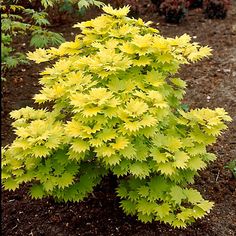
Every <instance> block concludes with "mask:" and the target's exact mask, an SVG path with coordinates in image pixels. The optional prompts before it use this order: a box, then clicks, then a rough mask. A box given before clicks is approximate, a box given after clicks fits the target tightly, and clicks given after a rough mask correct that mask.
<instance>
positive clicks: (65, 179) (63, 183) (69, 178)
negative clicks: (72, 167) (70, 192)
mask: <svg viewBox="0 0 236 236" xmlns="http://www.w3.org/2000/svg"><path fill="white" fill-rule="evenodd" d="M73 180H74V175H73V174H71V173H64V174H63V175H62V176H61V178H60V179H59V181H58V186H59V188H65V187H67V186H69V185H70V184H72V183H73Z"/></svg>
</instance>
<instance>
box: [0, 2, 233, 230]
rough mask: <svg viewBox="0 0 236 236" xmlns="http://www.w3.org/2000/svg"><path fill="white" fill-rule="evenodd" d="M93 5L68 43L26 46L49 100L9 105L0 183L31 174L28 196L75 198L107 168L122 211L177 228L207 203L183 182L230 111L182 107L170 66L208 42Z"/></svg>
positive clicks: (198, 166)
mask: <svg viewBox="0 0 236 236" xmlns="http://www.w3.org/2000/svg"><path fill="white" fill-rule="evenodd" d="M103 10H104V12H105V13H104V14H102V15H101V16H99V17H97V18H95V19H93V20H90V21H86V22H82V23H78V24H77V25H75V27H79V28H80V29H81V34H78V35H77V36H76V37H75V40H74V41H71V42H65V43H63V44H61V45H60V46H59V47H58V48H54V47H52V48H49V49H37V50H36V51H35V52H34V53H28V58H29V59H31V60H34V61H35V62H36V63H41V62H45V61H49V60H54V62H55V63H54V64H53V65H52V66H51V67H48V68H46V69H45V70H44V71H43V72H42V73H41V75H42V77H41V79H40V84H41V85H42V90H41V91H40V93H39V94H36V95H35V97H34V99H35V102H37V103H39V104H42V103H47V102H50V103H52V104H54V105H53V107H52V109H50V110H42V109H41V110H40V109H38V110H35V109H33V108H30V107H26V108H22V109H20V110H16V111H13V112H11V117H12V118H13V119H14V120H15V121H14V122H13V124H12V125H13V127H14V130H15V134H16V136H17V138H16V139H15V140H14V142H13V143H12V144H11V145H10V146H7V147H5V148H4V149H3V160H2V179H3V185H4V187H5V189H12V190H14V189H16V188H18V187H19V185H20V184H22V183H24V182H31V183H32V184H33V187H32V188H31V190H30V192H31V195H32V197H34V198H42V197H47V196H53V197H55V198H56V199H58V200H64V201H80V200H83V198H84V197H86V196H87V194H88V193H90V192H91V191H92V189H93V187H94V186H95V185H97V184H98V183H99V182H100V180H101V178H102V177H103V176H104V175H106V174H107V173H108V171H112V172H113V174H115V175H116V176H118V177H119V178H120V180H121V181H120V184H119V186H118V188H117V194H118V196H119V197H120V198H121V207H122V209H123V210H124V212H125V213H127V214H131V215H137V217H138V219H139V220H141V221H143V222H151V221H153V220H158V221H162V222H165V223H168V224H170V225H171V226H173V227H186V225H188V224H190V223H192V222H194V220H196V219H198V218H201V217H203V216H204V215H205V214H206V213H207V212H209V210H210V209H211V208H212V206H213V203H212V202H209V201H207V200H204V199H203V197H202V196H201V194H200V193H199V192H198V191H197V190H195V189H193V188H190V187H189V184H191V183H193V182H194V176H196V175H198V172H199V171H200V170H202V169H204V168H206V166H207V164H208V163H209V162H210V161H213V160H215V159H216V157H215V155H214V154H212V153H208V152H207V150H206V146H207V145H210V144H212V143H214V142H215V141H216V138H217V136H218V135H220V134H221V132H222V130H224V129H226V128H227V126H226V125H225V122H226V121H230V120H231V118H230V117H229V116H228V115H227V112H225V111H224V109H222V108H216V109H215V110H211V109H208V108H204V109H195V110H193V109H190V110H189V111H188V110H186V109H184V106H183V104H182V103H181V100H182V98H183V96H184V94H185V89H186V86H187V85H186V83H185V81H183V80H182V79H181V78H179V77H178V74H177V72H178V70H179V69H180V67H181V65H183V64H189V63H191V62H196V61H198V60H200V59H202V58H203V57H206V56H209V55H210V54H211V53H210V52H211V49H210V48H209V47H207V46H205V47H202V46H200V45H199V44H198V43H192V42H191V38H190V36H188V35H187V34H184V35H182V36H180V37H175V38H165V37H163V36H161V35H160V33H159V31H158V30H157V29H154V28H151V27H149V24H150V22H147V23H145V22H143V20H142V19H138V20H136V19H131V18H129V17H127V14H128V12H129V7H123V8H120V9H113V8H112V7H110V6H105V7H103Z"/></svg>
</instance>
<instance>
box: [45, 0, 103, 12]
mask: <svg viewBox="0 0 236 236" xmlns="http://www.w3.org/2000/svg"><path fill="white" fill-rule="evenodd" d="M41 3H42V5H43V6H44V7H45V8H48V7H53V6H55V5H59V6H60V10H61V11H68V12H71V13H72V12H74V11H76V10H78V13H79V14H84V13H85V11H86V10H87V9H88V8H90V7H91V6H96V7H102V6H104V3H103V2H102V1H98V0H41Z"/></svg>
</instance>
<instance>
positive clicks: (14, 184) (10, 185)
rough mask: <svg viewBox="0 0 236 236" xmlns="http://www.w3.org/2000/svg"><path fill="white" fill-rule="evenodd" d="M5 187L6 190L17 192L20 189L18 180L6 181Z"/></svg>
mask: <svg viewBox="0 0 236 236" xmlns="http://www.w3.org/2000/svg"><path fill="white" fill-rule="evenodd" d="M3 186H4V188H5V189H9V190H13V191H14V190H16V189H17V188H18V187H19V184H18V183H17V180H15V179H6V180H4V182H3Z"/></svg>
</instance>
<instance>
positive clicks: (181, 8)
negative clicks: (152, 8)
mask: <svg viewBox="0 0 236 236" xmlns="http://www.w3.org/2000/svg"><path fill="white" fill-rule="evenodd" d="M188 7H189V1H186V0H164V1H163V2H162V3H161V4H160V13H161V15H164V16H165V20H166V22H169V23H175V24H178V23H180V21H182V20H183V19H184V17H185V16H186V14H187V12H188Z"/></svg>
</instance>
